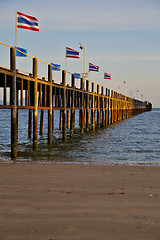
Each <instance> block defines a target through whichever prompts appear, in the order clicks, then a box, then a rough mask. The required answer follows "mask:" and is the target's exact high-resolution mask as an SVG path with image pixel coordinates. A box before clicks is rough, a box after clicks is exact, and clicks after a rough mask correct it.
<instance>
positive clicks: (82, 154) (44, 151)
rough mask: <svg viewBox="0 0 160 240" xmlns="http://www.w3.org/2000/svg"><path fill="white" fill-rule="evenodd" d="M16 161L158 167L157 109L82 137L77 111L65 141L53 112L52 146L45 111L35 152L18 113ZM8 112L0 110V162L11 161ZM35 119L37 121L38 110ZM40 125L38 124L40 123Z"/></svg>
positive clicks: (159, 115) (24, 115)
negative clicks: (73, 126) (71, 130)
mask: <svg viewBox="0 0 160 240" xmlns="http://www.w3.org/2000/svg"><path fill="white" fill-rule="evenodd" d="M18 116H19V121H18V144H17V151H18V157H17V160H16V161H17V162H32V161H38V162H48V163H66V164H67V163H76V164H97V165H107V164H113V165H116V164H119V165H156V166H160V108H157V109H156V108H155V109H153V110H152V111H151V112H145V113H142V114H138V115H135V116H133V117H131V118H128V119H125V120H123V121H120V122H117V123H114V124H112V125H109V126H108V127H105V128H101V129H96V130H95V131H92V130H90V131H89V132H85V133H84V134H83V135H82V134H81V132H80V128H79V125H78V111H77V112H76V125H75V130H74V136H73V137H72V138H71V137H70V136H69V135H70V132H69V130H68V131H67V140H66V141H65V142H64V141H63V140H62V132H61V131H60V130H59V111H58V110H57V111H55V119H54V132H53V144H52V145H51V146H48V144H47V132H48V130H47V124H48V123H47V122H48V120H47V111H45V114H44V128H43V135H42V136H40V135H39V137H38V151H37V152H34V151H33V140H32V139H29V138H28V111H27V110H19V113H18ZM10 118H11V113H10V110H0V161H1V162H12V161H11V159H10V151H11V146H10V143H11V127H10V126H11V121H10ZM38 119H40V111H39V116H38ZM39 124H40V123H39Z"/></svg>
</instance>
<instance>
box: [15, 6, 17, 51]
mask: <svg viewBox="0 0 160 240" xmlns="http://www.w3.org/2000/svg"><path fill="white" fill-rule="evenodd" d="M15 48H17V11H16V29H15Z"/></svg>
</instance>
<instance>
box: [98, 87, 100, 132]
mask: <svg viewBox="0 0 160 240" xmlns="http://www.w3.org/2000/svg"><path fill="white" fill-rule="evenodd" d="M97 94H98V97H97V128H100V97H99V84H97Z"/></svg>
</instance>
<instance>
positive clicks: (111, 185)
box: [0, 162, 160, 240]
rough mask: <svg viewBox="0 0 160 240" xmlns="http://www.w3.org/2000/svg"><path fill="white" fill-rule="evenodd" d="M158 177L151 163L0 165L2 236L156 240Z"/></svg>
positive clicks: (40, 239) (158, 171)
mask: <svg viewBox="0 0 160 240" xmlns="http://www.w3.org/2000/svg"><path fill="white" fill-rule="evenodd" d="M19 163H20V164H19ZM159 176H160V168H159V167H153V166H149V167H148V166H118V165H116V166H111V165H105V166H104V165H99V166H97V165H91V164H90V165H82V164H61V163H58V164H57V163H53V164H52V163H51V164H48V163H40V164H39V163H37V162H32V163H30V164H29V163H23V162H17V163H16V162H15V163H0V183H1V184H0V196H1V197H0V236H1V239H2V240H5V239H7V240H13V239H16V240H20V239H23V240H28V239H30V240H35V239H38V240H44V239H47V240H51V239H52V240H60V239H62V240H63V239H65V240H72V239H73V240H75V239H77V240H81V239H84V240H89V239H91V240H97V239H101V240H106V239H112V240H117V239H119V240H121V239H123V240H128V239H130V240H132V239H134V240H135V239H138V240H143V239H145V240H150V239H153V240H158V239H160V229H159V224H160V218H159V216H160V208H159V202H160V183H159Z"/></svg>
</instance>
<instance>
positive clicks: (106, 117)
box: [105, 88, 108, 126]
mask: <svg viewBox="0 0 160 240" xmlns="http://www.w3.org/2000/svg"><path fill="white" fill-rule="evenodd" d="M106 96H108V88H106ZM107 124H108V98H107V99H105V126H107Z"/></svg>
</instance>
